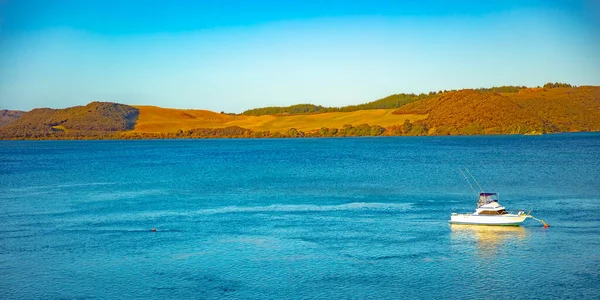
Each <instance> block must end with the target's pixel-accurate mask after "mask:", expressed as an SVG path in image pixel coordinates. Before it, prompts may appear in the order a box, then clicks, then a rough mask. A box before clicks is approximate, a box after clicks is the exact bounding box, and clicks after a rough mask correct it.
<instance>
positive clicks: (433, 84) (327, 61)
mask: <svg viewBox="0 0 600 300" xmlns="http://www.w3.org/2000/svg"><path fill="white" fill-rule="evenodd" d="M168 3H169V2H168V1H148V0H146V1H110V0H108V1H93V0H90V1H68V0H64V1H28V0H20V1H10V0H8V1H7V0H0V108H8V109H21V110H29V109H32V108H35V107H52V108H62V107H68V106H73V105H84V104H86V103H88V102H90V101H112V102H120V103H126V104H148V105H158V106H163V107H175V108H197V109H210V110H214V111H226V112H241V111H243V110H246V109H249V108H255V107H262V106H272V105H277V106H283V105H291V104H298V103H314V104H321V105H327V106H342V105H349V104H359V103H364V102H369V101H372V100H376V99H378V98H381V97H385V96H388V95H390V94H394V93H402V92H405V93H421V92H429V91H432V90H443V89H461V88H477V87H490V86H499V85H527V86H537V85H543V84H544V83H546V82H549V81H552V82H556V81H558V82H567V83H571V84H575V85H600V55H598V53H600V38H598V37H600V4H599V2H598V1H593V0H589V1H586V0H583V1H575V0H574V1H552V0H546V1H529V0H522V1H511V0H505V1H377V0H372V1H325V0H322V1H297V2H294V1H189V2H185V1H173V3H177V4H168Z"/></svg>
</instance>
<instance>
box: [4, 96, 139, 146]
mask: <svg viewBox="0 0 600 300" xmlns="http://www.w3.org/2000/svg"><path fill="white" fill-rule="evenodd" d="M138 114H139V111H138V109H136V108H134V107H131V106H128V105H124V104H118V103H110V102H92V103H90V104H88V105H86V106H74V107H69V108H65V109H50V108H36V109H34V110H32V111H29V112H27V113H25V114H23V115H22V116H21V117H20V118H19V119H18V120H16V121H14V122H12V123H10V124H8V125H6V126H4V127H2V128H0V137H1V138H46V137H47V138H56V137H58V138H60V137H78V136H101V135H106V134H108V133H112V132H120V131H125V130H131V129H133V127H134V125H135V122H136V120H137V116H138Z"/></svg>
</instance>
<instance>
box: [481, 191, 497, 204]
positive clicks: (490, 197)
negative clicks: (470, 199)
mask: <svg viewBox="0 0 600 300" xmlns="http://www.w3.org/2000/svg"><path fill="white" fill-rule="evenodd" d="M492 202H498V193H480V194H479V201H477V207H479V206H482V205H486V204H488V203H492Z"/></svg>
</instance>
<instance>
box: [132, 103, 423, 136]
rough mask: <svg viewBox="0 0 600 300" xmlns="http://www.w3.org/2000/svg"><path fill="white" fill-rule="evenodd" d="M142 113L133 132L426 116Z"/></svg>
mask: <svg viewBox="0 0 600 300" xmlns="http://www.w3.org/2000/svg"><path fill="white" fill-rule="evenodd" d="M135 107H136V108H137V109H139V111H140V114H139V117H138V120H137V123H136V126H135V129H134V132H140V133H141V132H154V133H163V132H175V131H177V130H180V129H181V130H189V129H194V128H223V127H228V126H239V127H243V128H247V129H250V130H253V131H267V130H269V131H271V132H285V131H287V130H288V129H290V128H296V129H298V130H301V131H311V130H317V129H319V128H321V127H329V128H334V127H335V128H342V127H343V126H344V125H345V124H353V125H359V124H364V123H367V124H369V125H380V126H384V127H386V126H391V125H396V124H402V123H403V122H404V120H405V119H409V120H410V121H411V122H414V121H417V120H422V119H425V118H426V117H427V115H423V114H406V115H394V114H392V111H393V109H375V110H362V111H354V112H349V113H344V112H334V113H320V114H309V115H283V116H272V115H264V116H243V115H236V116H233V115H227V114H218V113H215V112H211V111H207V110H179V109H169V108H160V107H155V106H135Z"/></svg>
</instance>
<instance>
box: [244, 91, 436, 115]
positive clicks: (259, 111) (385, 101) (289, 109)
mask: <svg viewBox="0 0 600 300" xmlns="http://www.w3.org/2000/svg"><path fill="white" fill-rule="evenodd" d="M431 95H432V94H429V95H427V94H420V95H416V94H394V95H391V96H387V97H385V98H382V99H379V100H375V101H372V102H368V103H364V104H359V105H348V106H342V107H324V106H321V105H314V104H297V105H292V106H269V107H262V108H255V109H250V110H247V111H244V112H243V113H242V114H243V115H246V116H263V115H298V114H314V113H328V112H353V111H358V110H366V109H389V108H398V107H401V106H402V105H404V104H407V103H411V102H414V101H417V100H421V99H425V98H428V97H430V96H431Z"/></svg>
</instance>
